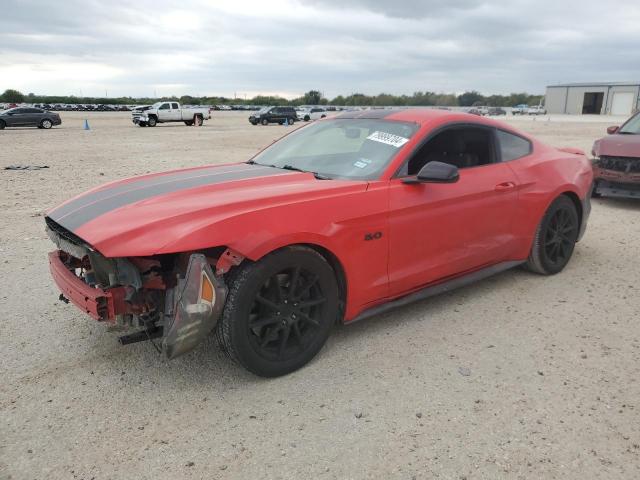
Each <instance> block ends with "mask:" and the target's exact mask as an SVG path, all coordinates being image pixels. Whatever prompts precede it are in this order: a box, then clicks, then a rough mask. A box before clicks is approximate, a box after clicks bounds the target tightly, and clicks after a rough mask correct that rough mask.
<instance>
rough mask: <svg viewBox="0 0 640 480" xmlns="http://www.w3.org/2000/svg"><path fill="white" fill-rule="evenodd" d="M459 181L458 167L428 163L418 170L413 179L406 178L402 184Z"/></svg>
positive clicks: (441, 163) (440, 163)
mask: <svg viewBox="0 0 640 480" xmlns="http://www.w3.org/2000/svg"><path fill="white" fill-rule="evenodd" d="M459 179H460V173H459V172H458V167H456V166H455V165H451V164H449V163H443V162H429V163H427V164H426V165H425V166H424V167H422V168H421V169H420V172H418V175H417V176H416V177H415V178H406V179H404V180H403V181H402V183H407V184H414V183H455V182H457V181H458V180H459Z"/></svg>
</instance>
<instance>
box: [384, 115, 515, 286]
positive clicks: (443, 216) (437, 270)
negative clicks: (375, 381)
mask: <svg viewBox="0 0 640 480" xmlns="http://www.w3.org/2000/svg"><path fill="white" fill-rule="evenodd" d="M453 128H458V127H453ZM463 128H467V129H468V130H469V129H470V130H471V133H474V134H475V133H477V132H476V131H475V130H474V127H463ZM483 131H484V135H485V136H486V139H487V142H488V145H485V146H484V147H482V148H484V150H482V151H485V152H486V154H487V155H488V157H487V158H484V159H481V160H480V159H479V160H478V161H477V162H476V165H472V164H469V165H466V164H464V161H465V158H466V157H468V156H469V154H468V153H464V151H463V152H462V153H453V154H452V153H451V152H444V153H445V154H444V155H440V157H438V152H437V151H436V152H428V148H429V147H428V146H429V142H426V143H425V144H424V145H423V147H421V148H420V149H418V151H417V152H416V154H415V155H420V154H421V151H422V150H423V149H425V148H426V149H427V152H428V153H427V154H426V156H425V159H426V160H427V162H426V163H428V161H446V163H455V162H463V163H462V164H459V165H456V166H457V167H458V168H459V175H460V176H459V179H458V181H457V182H455V183H417V184H406V183H403V177H402V176H403V175H409V174H410V173H414V172H410V171H409V170H405V171H403V172H400V178H394V179H392V180H391V181H390V186H389V231H390V239H389V242H390V245H389V287H390V294H391V295H398V294H401V293H403V292H408V291H411V290H415V289H417V288H419V287H422V286H425V285H428V284H431V283H434V282H437V281H439V280H443V279H446V278H447V277H452V276H456V275H459V274H462V273H465V272H470V271H473V270H476V269H478V268H481V267H483V266H488V265H491V264H495V263H498V262H500V261H503V260H508V259H509V258H510V255H511V253H512V252H513V251H514V248H515V239H514V235H513V233H512V228H511V225H512V222H513V221H514V216H515V213H516V209H517V199H518V197H517V180H516V176H515V174H514V172H513V170H512V169H511V168H510V167H509V165H508V164H506V163H501V162H499V161H498V160H499V156H498V155H497V152H496V140H495V132H494V131H493V129H486V130H483ZM441 133H444V132H441ZM436 139H437V137H434V139H433V140H431V141H435V140H436ZM446 148H449V149H450V150H455V148H450V147H446ZM463 148H464V147H463ZM479 148H480V147H479ZM478 151H481V150H478ZM414 159H415V156H414ZM447 160H448V161H447ZM411 161H412V160H411V159H410V160H409V162H411ZM405 168H406V167H405ZM405 178H406V177H405Z"/></svg>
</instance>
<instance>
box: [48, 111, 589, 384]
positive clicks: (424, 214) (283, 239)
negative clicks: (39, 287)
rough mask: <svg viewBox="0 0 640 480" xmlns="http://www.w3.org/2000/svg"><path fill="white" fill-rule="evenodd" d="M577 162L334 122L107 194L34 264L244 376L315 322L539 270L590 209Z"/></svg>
mask: <svg viewBox="0 0 640 480" xmlns="http://www.w3.org/2000/svg"><path fill="white" fill-rule="evenodd" d="M592 178H593V177H592V171H591V164H590V162H589V160H588V159H587V158H586V157H585V156H584V154H583V153H581V152H579V151H577V150H573V149H565V150H558V149H556V148H552V147H550V146H547V145H544V144H542V143H540V142H538V141H537V140H535V139H533V138H531V137H529V136H528V135H526V134H524V133H521V132H519V131H517V130H515V129H513V128H512V127H510V126H508V125H506V124H503V123H499V122H496V121H494V120H490V119H487V118H482V117H477V116H473V115H469V114H465V113H455V112H448V111H441V110H404V111H389V110H371V111H364V112H349V113H345V114H342V115H339V116H337V117H334V118H331V119H324V120H319V121H317V122H314V123H313V124H310V125H307V126H305V127H303V128H299V129H297V130H295V131H293V132H292V133H290V134H288V135H286V136H285V137H283V138H282V139H280V140H279V141H278V142H276V143H274V144H273V145H271V146H269V147H268V148H266V149H265V150H263V151H262V152H260V153H259V154H257V155H256V156H255V157H254V158H253V159H252V160H250V161H248V162H247V163H236V164H227V165H214V166H204V167H198V168H191V169H186V170H177V171H173V172H168V173H160V174H153V175H145V176H141V177H136V178H130V179H127V180H122V181H118V182H114V183H110V184H107V185H104V186H101V187H98V188H96V189H94V190H91V191H89V192H88V193H85V194H82V195H80V196H78V197H76V198H73V199H72V200H69V201H68V202H66V203H64V204H62V205H61V206H59V207H57V208H55V209H53V210H51V211H50V212H49V213H48V215H47V217H46V222H47V230H48V232H49V235H50V237H51V239H52V240H53V241H54V242H55V243H56V245H57V246H58V250H56V251H54V252H51V253H50V254H49V262H50V269H51V273H52V275H53V278H54V280H55V282H56V283H57V285H58V287H59V289H60V290H61V291H62V294H61V299H63V300H67V299H68V300H67V301H71V302H73V303H74V304H75V305H76V306H77V307H79V308H80V309H81V310H82V311H84V312H86V313H87V314H89V315H90V316H92V317H93V318H94V319H96V320H100V321H104V322H116V323H119V324H124V325H129V326H131V327H134V328H136V329H137V330H136V331H134V332H133V333H131V334H130V335H126V336H124V337H121V342H122V343H125V344H126V343H131V342H134V341H140V340H147V339H154V338H159V339H161V340H160V344H161V348H162V350H163V351H164V352H165V354H166V355H167V357H169V358H173V357H175V356H177V355H180V354H182V353H184V352H187V351H189V350H191V349H193V348H194V347H195V346H196V345H197V344H198V343H199V342H200V341H202V339H203V338H204V337H205V336H206V335H208V334H209V333H210V332H211V331H212V330H215V333H216V336H217V338H218V340H219V342H220V344H221V345H222V347H223V349H224V350H225V351H226V352H227V353H228V354H229V355H230V356H231V357H232V358H233V359H235V360H236V361H238V362H239V363H240V364H242V365H243V366H244V367H246V368H247V369H248V370H250V371H251V372H254V373H255V374H258V375H263V376H277V375H282V374H286V373H288V372H291V371H293V370H295V369H297V368H300V367H301V366H302V365H304V364H305V363H307V362H308V361H309V360H311V358H313V356H314V355H316V353H318V351H319V350H320V349H321V347H322V345H323V344H324V343H325V340H326V339H327V336H328V335H329V331H330V329H331V327H332V325H333V324H334V323H336V322H344V323H350V322H354V321H356V320H359V319H362V318H365V317H369V316H371V315H374V314H376V313H379V312H383V311H386V310H388V309H390V308H392V307H396V306H399V305H404V304H406V303H408V302H411V301H414V300H418V299H422V298H426V297H428V296H430V295H434V294H436V293H438V292H443V291H447V290H450V289H452V288H455V287H459V286H461V285H464V284H467V283H469V282H471V281H475V280H479V279H482V278H484V277H487V276H489V275H492V274H494V273H496V272H500V271H502V270H505V269H508V268H512V267H515V266H516V265H522V264H524V265H526V266H528V267H529V269H531V270H533V271H534V272H538V273H541V274H554V273H557V272H559V271H561V270H562V269H563V268H564V267H565V265H566V264H567V262H568V261H569V259H570V257H571V254H572V252H573V249H574V244H575V242H576V241H578V240H579V239H580V237H581V236H582V234H583V232H584V230H585V227H586V224H587V218H588V216H589V212H590V203H589V200H590V194H591V192H590V189H591V184H592Z"/></svg>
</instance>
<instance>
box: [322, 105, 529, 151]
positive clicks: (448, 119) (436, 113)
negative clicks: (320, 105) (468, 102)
mask: <svg viewBox="0 0 640 480" xmlns="http://www.w3.org/2000/svg"><path fill="white" fill-rule="evenodd" d="M472 110H475V108H474V109H472ZM339 119H371V120H391V121H397V122H411V123H417V124H418V125H419V126H420V127H422V126H424V125H429V127H430V128H438V127H440V126H444V125H446V124H450V123H458V124H474V125H484V126H488V127H494V128H498V129H500V130H505V131H507V132H512V133H515V134H517V135H520V136H522V137H524V138H527V139H529V140H530V141H532V142H534V143H538V142H537V141H536V140H535V139H534V138H533V137H531V135H528V134H526V133H524V132H522V131H520V130H519V129H517V128H514V127H513V126H512V125H509V124H507V123H504V122H501V121H499V120H494V119H493V118H488V117H479V116H477V115H472V114H470V113H467V112H463V111H454V110H439V109H436V108H405V109H389V110H383V109H377V110H361V111H353V112H344V113H341V114H339V115H336V116H334V117H331V118H328V119H325V121H333V120H339Z"/></svg>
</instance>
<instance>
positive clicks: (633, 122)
mask: <svg viewBox="0 0 640 480" xmlns="http://www.w3.org/2000/svg"><path fill="white" fill-rule="evenodd" d="M618 133H627V134H632V135H640V113H636V114H635V116H633V117H631V118H630V119H629V120H628V121H627V123H625V124H624V125H623V126H622V128H621V129H620V131H619V132H618Z"/></svg>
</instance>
